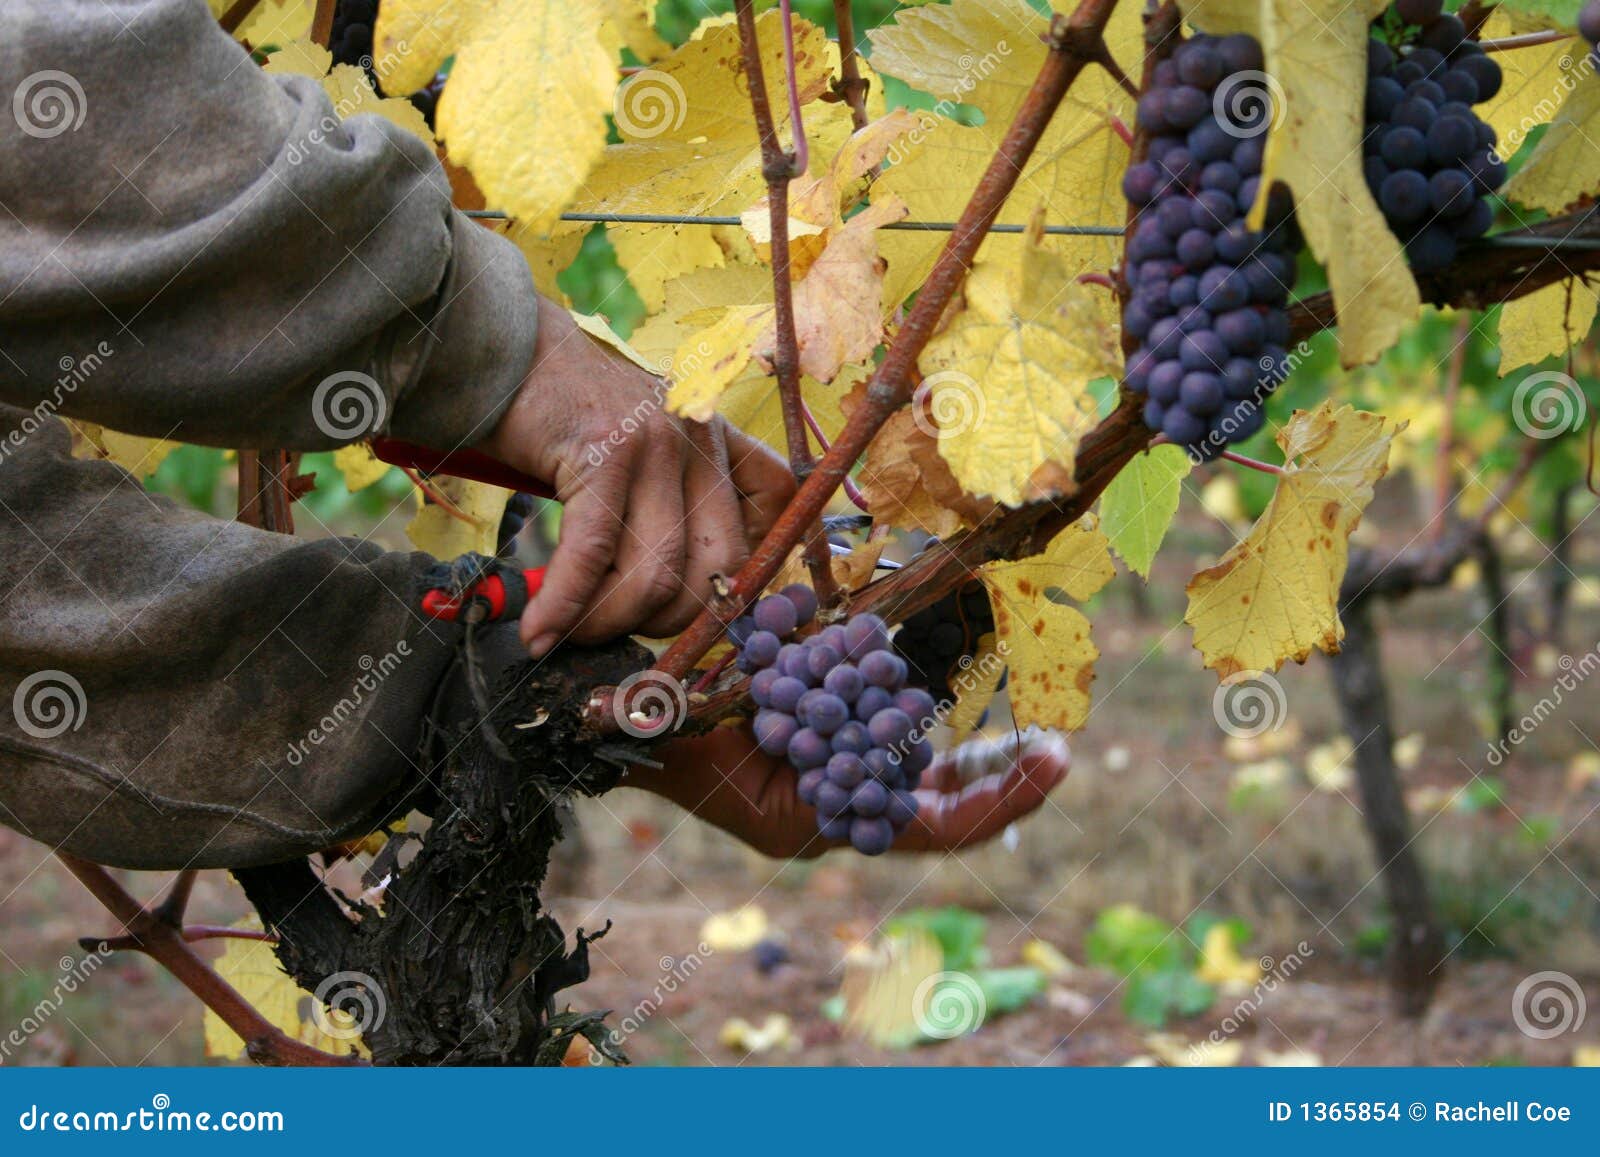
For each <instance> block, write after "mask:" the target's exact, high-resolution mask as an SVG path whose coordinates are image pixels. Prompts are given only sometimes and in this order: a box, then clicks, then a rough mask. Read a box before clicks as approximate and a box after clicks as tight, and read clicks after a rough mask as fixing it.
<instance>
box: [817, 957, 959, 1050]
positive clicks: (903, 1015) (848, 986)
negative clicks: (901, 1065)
mask: <svg viewBox="0 0 1600 1157" xmlns="http://www.w3.org/2000/svg"><path fill="white" fill-rule="evenodd" d="M942 978H951V979H952V980H953V981H956V982H959V983H961V986H962V989H963V991H961V992H959V993H954V994H952V996H951V997H949V998H946V999H945V1000H941V998H940V994H939V993H937V992H935V991H934V989H935V988H936V987H937V986H938V985H939V984H940V981H941V979H942ZM839 995H840V997H841V998H842V999H843V1003H844V1026H845V1028H846V1029H847V1030H848V1031H849V1032H850V1034H851V1035H852V1036H855V1037H858V1038H860V1039H862V1040H865V1041H869V1042H870V1043H872V1044H874V1045H877V1046H878V1047H880V1048H908V1047H909V1046H911V1045H913V1044H915V1043H916V1042H917V1041H919V1040H923V1039H925V1038H926V1037H927V1036H928V1035H929V1034H928V1032H927V1031H926V1028H925V1026H926V1025H927V1024H928V1023H929V1022H930V1021H932V1020H936V1019H937V1020H939V1021H941V1022H942V1020H943V1017H942V1016H941V1017H938V1018H936V1017H934V1016H933V1015H931V1014H932V1013H933V1012H934V1010H935V1009H942V1010H943V1011H944V1012H945V1013H948V1012H952V1011H954V1012H956V1013H957V1014H958V1020H957V1021H956V1022H953V1023H951V1024H950V1025H949V1026H948V1031H947V1030H946V1026H945V1025H943V1024H942V1023H940V1024H938V1026H937V1027H938V1028H939V1032H938V1035H939V1036H940V1037H945V1036H952V1037H953V1036H959V1035H962V1034H963V1033H964V1032H971V1031H973V1030H975V1029H977V1028H978V1026H979V1025H980V1024H981V1023H982V1021H983V1014H984V1001H983V997H982V994H981V993H978V992H977V991H976V986H975V984H974V982H973V981H972V980H971V979H970V978H969V977H966V976H965V975H964V974H961V973H951V972H947V971H946V970H945V967H944V949H943V947H941V946H940V944H939V941H938V938H937V937H935V936H934V935H933V934H932V933H930V932H927V931H924V930H923V929H921V928H908V929H906V930H904V931H903V932H899V933H897V934H895V935H893V936H888V937H885V938H884V939H883V940H882V941H880V942H879V943H878V944H877V945H874V946H867V945H857V946H856V947H855V948H853V949H852V950H851V951H850V952H849V953H847V954H846V955H845V961H844V980H843V982H842V983H841V984H840V988H839ZM936 1002H937V1003H936ZM946 1005H948V1007H945V1006H946ZM962 1017H964V1019H966V1020H968V1021H970V1023H960V1018H962Z"/></svg>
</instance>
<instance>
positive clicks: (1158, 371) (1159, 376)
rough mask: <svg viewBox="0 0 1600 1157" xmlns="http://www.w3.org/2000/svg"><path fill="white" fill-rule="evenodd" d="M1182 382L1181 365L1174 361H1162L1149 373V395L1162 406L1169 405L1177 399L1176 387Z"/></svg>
mask: <svg viewBox="0 0 1600 1157" xmlns="http://www.w3.org/2000/svg"><path fill="white" fill-rule="evenodd" d="M1182 383H1183V367H1182V366H1181V365H1179V364H1178V363H1177V362H1175V361H1171V362H1162V363H1161V364H1160V365H1158V366H1157V367H1156V368H1155V369H1154V370H1153V371H1152V372H1151V374H1150V389H1149V394H1150V397H1151V399H1152V400H1154V401H1156V402H1159V403H1160V404H1161V405H1163V406H1170V405H1172V403H1173V402H1175V401H1177V400H1178V388H1179V386H1180V385H1182Z"/></svg>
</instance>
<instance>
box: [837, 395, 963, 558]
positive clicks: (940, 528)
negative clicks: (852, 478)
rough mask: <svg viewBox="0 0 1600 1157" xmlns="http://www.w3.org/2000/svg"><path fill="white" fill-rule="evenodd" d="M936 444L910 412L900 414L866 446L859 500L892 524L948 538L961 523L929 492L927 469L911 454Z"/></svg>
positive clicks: (902, 411) (890, 419)
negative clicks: (925, 472) (916, 448)
mask: <svg viewBox="0 0 1600 1157" xmlns="http://www.w3.org/2000/svg"><path fill="white" fill-rule="evenodd" d="M919 443H921V444H923V445H926V446H934V445H935V442H934V439H933V436H932V435H931V434H930V433H928V431H926V430H924V429H923V428H922V426H921V425H919V424H918V421H917V417H916V416H913V414H912V411H911V410H909V409H903V410H897V411H895V413H893V414H891V415H890V417H889V420H888V421H887V422H885V423H884V424H883V428H882V429H881V430H879V431H878V433H877V435H876V436H875V437H874V438H873V439H872V444H871V445H869V446H868V447H867V453H866V457H865V459H864V460H863V461H862V463H861V473H860V476H859V482H860V484H861V496H862V499H863V500H864V501H865V502H866V504H867V508H868V509H869V510H871V511H872V513H873V517H874V518H877V519H881V520H883V521H884V522H886V523H888V524H889V525H891V526H898V527H901V528H903V529H906V530H921V531H925V532H926V533H928V534H931V535H934V536H935V537H937V538H948V537H949V536H950V535H952V534H954V533H955V532H956V531H958V530H960V529H961V527H962V525H963V521H964V520H963V519H962V517H961V515H960V514H958V513H957V512H956V511H954V510H951V509H950V508H949V507H947V506H945V505H944V504H943V503H941V502H940V501H939V500H938V499H937V498H935V497H934V496H933V494H932V493H931V492H930V490H929V487H928V484H927V481H926V480H925V478H924V475H923V465H922V463H920V462H919V461H918V460H917V458H916V457H915V456H914V455H913V451H914V449H915V447H916V446H917V445H918V444H919Z"/></svg>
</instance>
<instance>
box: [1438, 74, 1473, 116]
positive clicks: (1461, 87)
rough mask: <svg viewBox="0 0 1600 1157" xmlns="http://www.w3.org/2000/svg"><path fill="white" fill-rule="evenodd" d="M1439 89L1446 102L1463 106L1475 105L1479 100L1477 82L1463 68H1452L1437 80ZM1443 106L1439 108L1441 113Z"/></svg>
mask: <svg viewBox="0 0 1600 1157" xmlns="http://www.w3.org/2000/svg"><path fill="white" fill-rule="evenodd" d="M1439 88H1440V90H1441V91H1442V92H1443V93H1444V95H1445V99H1446V100H1447V101H1456V102H1459V103H1461V104H1464V105H1468V106H1471V105H1475V104H1477V103H1478V101H1479V100H1480V99H1481V98H1480V97H1479V95H1478V82H1477V81H1475V80H1473V79H1472V74H1471V73H1470V72H1468V71H1467V70H1466V69H1463V68H1452V69H1451V70H1450V71H1449V72H1447V73H1445V74H1444V75H1443V76H1441V77H1440V78H1439ZM1444 107H1445V106H1443V105H1441V106H1440V111H1441V112H1442V111H1443V109H1444Z"/></svg>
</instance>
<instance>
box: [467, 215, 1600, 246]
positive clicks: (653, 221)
mask: <svg viewBox="0 0 1600 1157" xmlns="http://www.w3.org/2000/svg"><path fill="white" fill-rule="evenodd" d="M465 212H466V215H467V216H468V217H476V218H478V219H480V220H485V221H507V220H510V215H509V214H507V213H505V212H503V211H502V210H499V209H468V210H466V211H465ZM561 220H563V221H574V222H579V223H581V224H588V225H739V224H742V222H741V221H740V219H739V218H738V217H697V216H695V215H693V214H690V213H563V214H561ZM955 227H956V223H955V222H954V221H894V222H891V223H890V224H888V225H883V226H880V228H883V229H898V230H903V231H908V232H912V233H949V232H951V231H952V230H954V229H955ZM1028 228H1029V227H1028V226H1027V225H1020V224H1016V225H1013V224H1003V223H999V222H997V223H995V224H993V225H991V226H989V232H990V233H1025V232H1027V230H1028ZM1043 231H1044V232H1045V233H1046V234H1048V235H1050V236H1053V237H1121V236H1122V235H1123V233H1124V232H1125V230H1124V229H1123V227H1122V226H1121V225H1046V226H1045V227H1044V230H1043ZM1474 247H1475V248H1476V247H1483V248H1502V249H1556V250H1560V249H1568V250H1593V249H1600V240H1594V239H1591V238H1587V237H1550V238H1544V237H1506V236H1500V237H1485V238H1483V239H1482V240H1480V241H1478V242H1477V243H1476V245H1475V246H1474Z"/></svg>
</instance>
